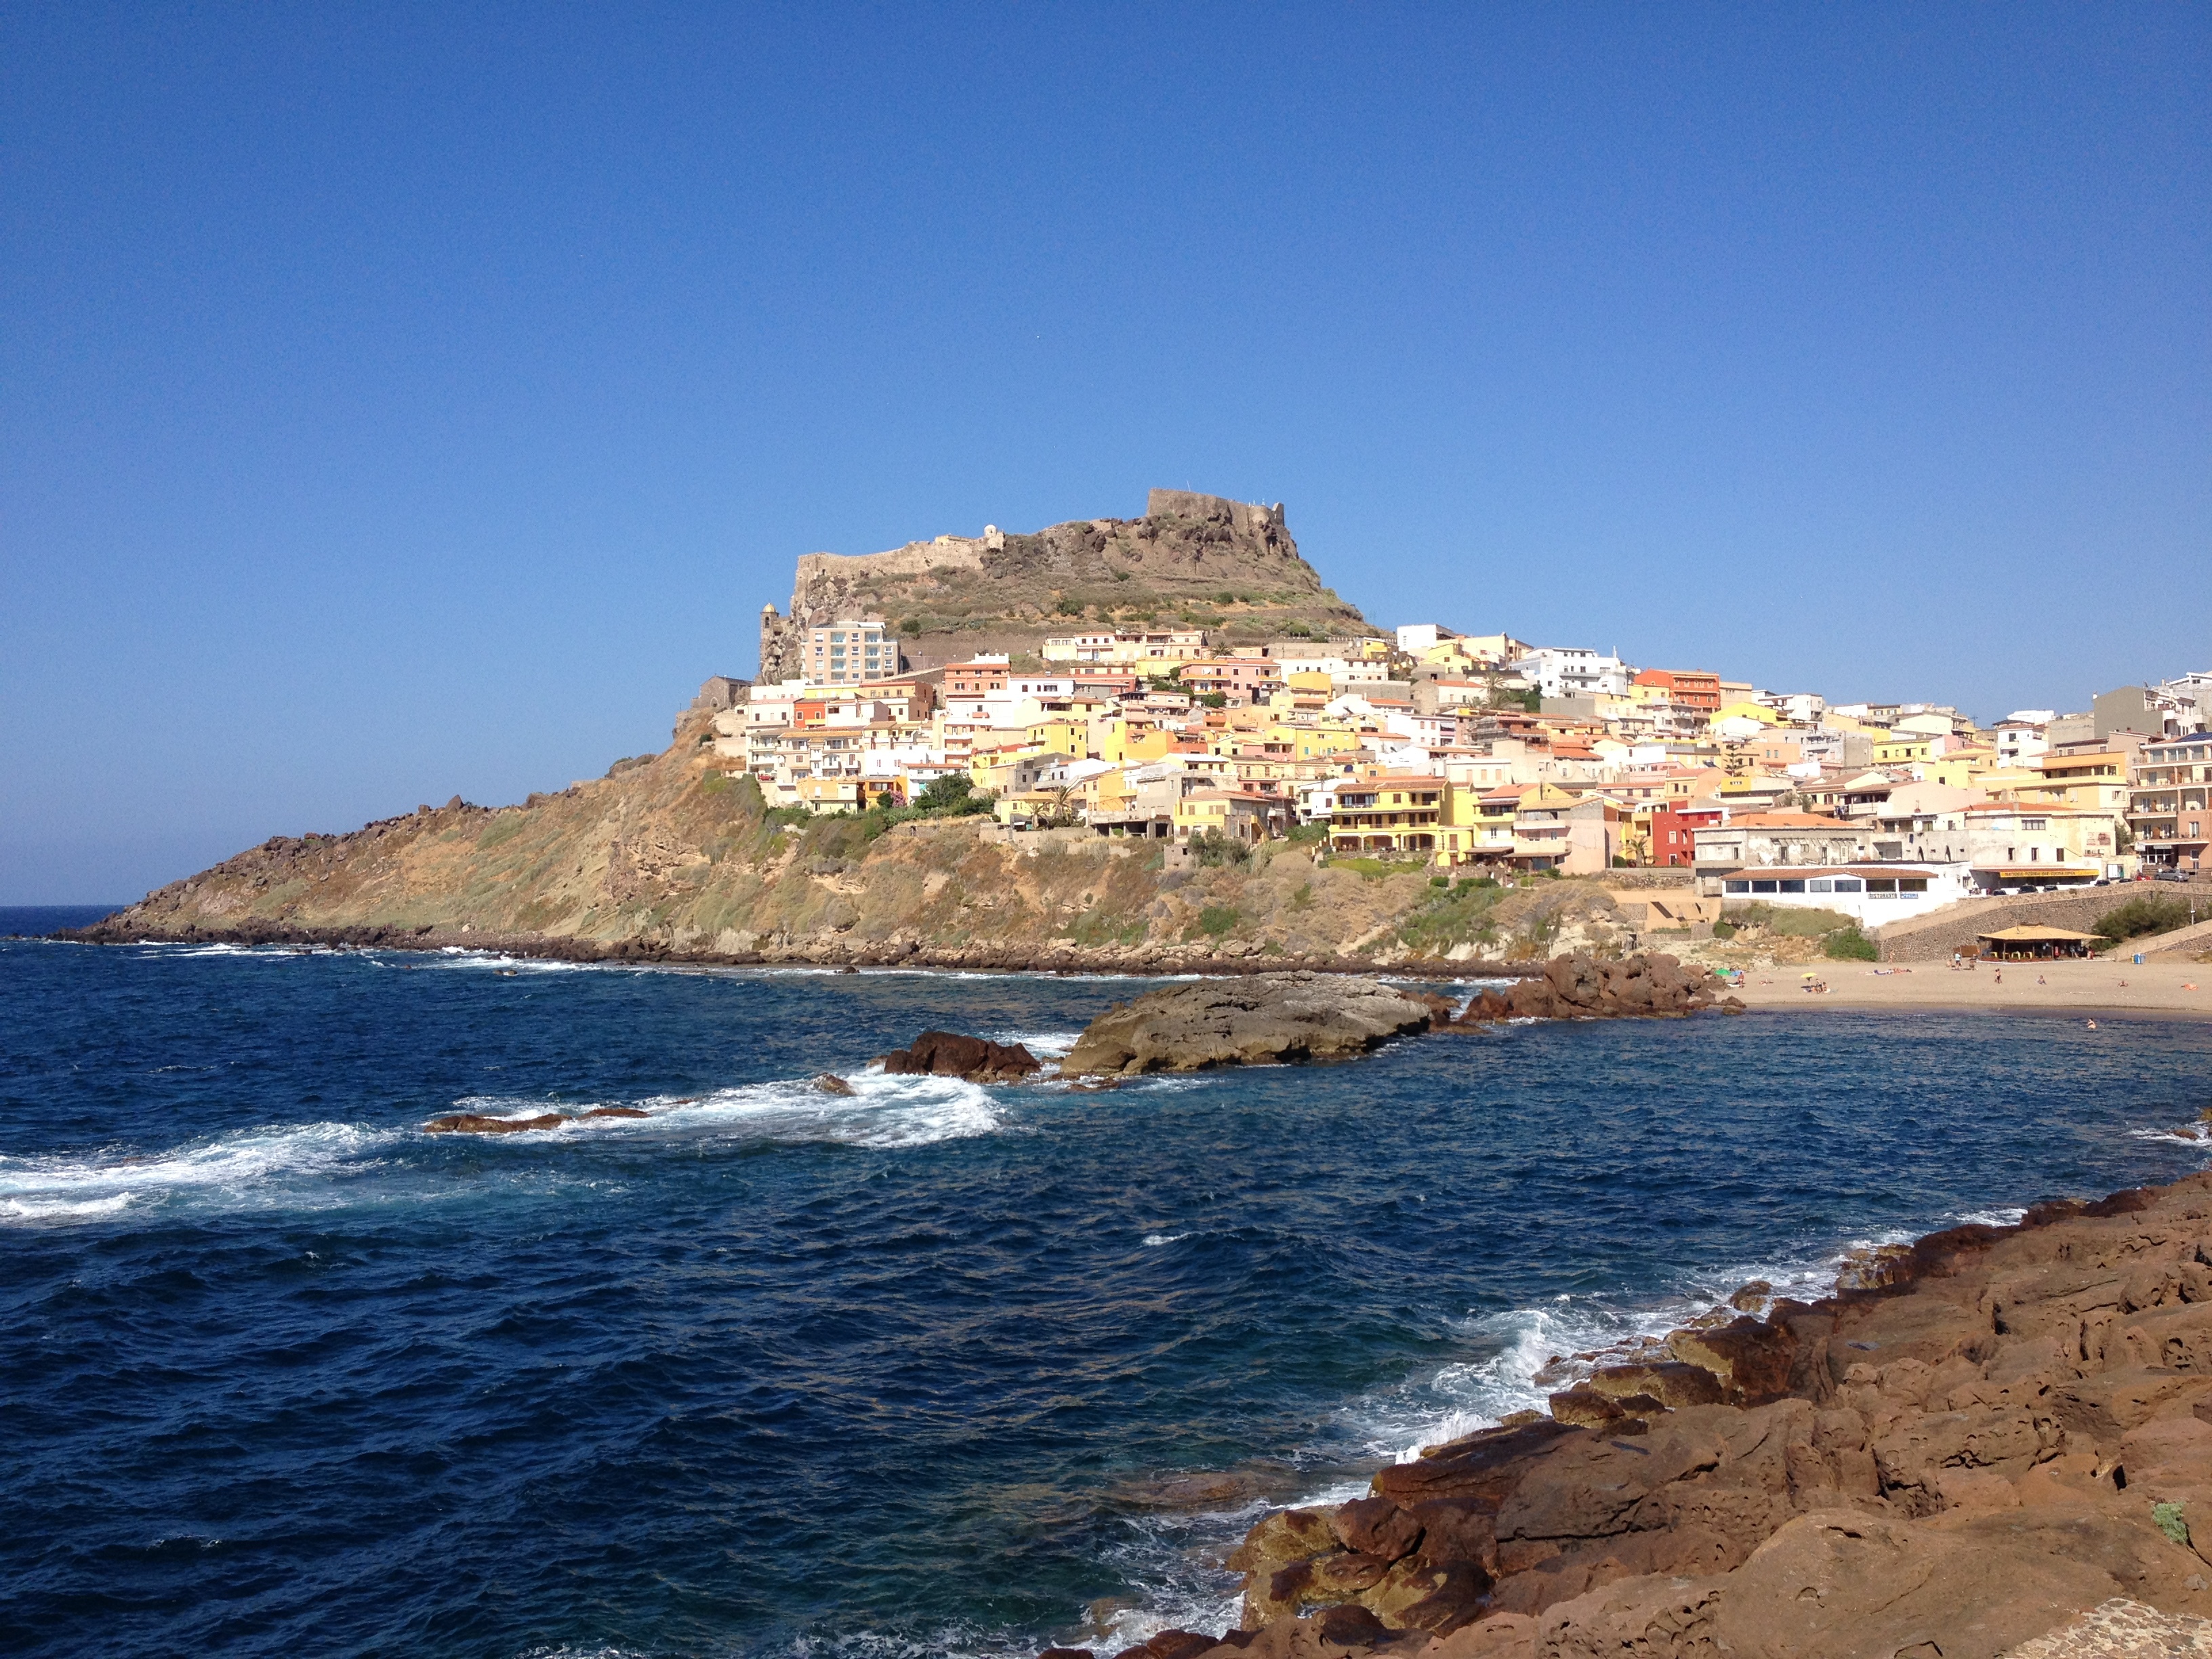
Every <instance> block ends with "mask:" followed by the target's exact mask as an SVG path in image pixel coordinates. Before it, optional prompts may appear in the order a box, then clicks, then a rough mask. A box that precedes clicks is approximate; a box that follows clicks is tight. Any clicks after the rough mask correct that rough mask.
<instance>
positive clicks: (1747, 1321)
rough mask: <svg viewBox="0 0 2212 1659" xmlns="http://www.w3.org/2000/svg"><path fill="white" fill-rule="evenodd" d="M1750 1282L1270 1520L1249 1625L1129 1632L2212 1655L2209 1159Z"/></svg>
mask: <svg viewBox="0 0 2212 1659" xmlns="http://www.w3.org/2000/svg"><path fill="white" fill-rule="evenodd" d="M1733 1303H1734V1305H1733V1306H1730V1307H1726V1308H1721V1309H1717V1310H1714V1311H1713V1313H1712V1314H1711V1316H1707V1317H1706V1318H1705V1319H1702V1320H1700V1321H1698V1322H1693V1323H1692V1325H1691V1326H1689V1327H1687V1328H1684V1329H1681V1330H1678V1331H1676V1332H1674V1334H1672V1335H1671V1336H1670V1337H1668V1339H1667V1340H1665V1341H1664V1342H1663V1343H1659V1344H1655V1345H1652V1346H1650V1348H1649V1349H1648V1350H1647V1351H1646V1352H1640V1353H1623V1354H1614V1355H1586V1356H1580V1357H1578V1358H1568V1357H1561V1358H1559V1360H1558V1361H1557V1362H1555V1363H1556V1364H1557V1365H1558V1367H1559V1370H1560V1371H1561V1372H1562V1373H1564V1374H1563V1375H1560V1376H1557V1377H1556V1378H1555V1380H1557V1381H1559V1382H1560V1383H1562V1384H1563V1385H1564V1386H1562V1387H1561V1388H1560V1389H1559V1391H1558V1392H1557V1393H1554V1394H1553V1395H1552V1396H1551V1401H1550V1404H1551V1410H1550V1413H1548V1414H1544V1415H1540V1414H1538V1413H1522V1414H1521V1415H1520V1416H1519V1417H1518V1418H1517V1419H1509V1420H1508V1421H1507V1422H1506V1423H1504V1424H1503V1425H1500V1426H1498V1427H1497V1428H1494V1429H1490V1430H1486V1431H1482V1432H1480V1433H1477V1434H1474V1435H1470V1436H1468V1437H1465V1438H1463V1439H1459V1440H1455V1441H1452V1442H1450V1443H1447V1444H1443V1445H1439V1446H1431V1447H1429V1448H1426V1449H1425V1450H1424V1453H1423V1455H1421V1456H1420V1457H1419V1458H1418V1459H1417V1460H1415V1461H1413V1462H1406V1463H1400V1464H1395V1465H1394V1466H1392V1467H1390V1468H1385V1469H1383V1470H1381V1471H1379V1472H1378V1473H1377V1474H1376V1475H1375V1477H1374V1480H1373V1482H1372V1486H1371V1488H1370V1494H1369V1495H1368V1496H1367V1497H1365V1498H1360V1499H1358V1500H1357V1501H1355V1502H1352V1503H1349V1504H1340V1505H1336V1506H1334V1507H1328V1508H1316V1509H1303V1510H1301V1509H1292V1510H1277V1511H1275V1512H1273V1513H1272V1514H1270V1515H1268V1516H1266V1517H1265V1518H1264V1519H1263V1520H1261V1522H1260V1523H1259V1524H1258V1525H1256V1526H1255V1527H1254V1528H1252V1530H1251V1532H1250V1534H1249V1535H1248V1536H1247V1537H1246V1539H1245V1541H1244V1542H1243V1545H1242V1546H1241V1547H1239V1548H1238V1549H1237V1552H1236V1553H1234V1554H1233V1555H1232V1556H1231V1557H1230V1559H1229V1562H1228V1565H1230V1566H1231V1567H1232V1568H1234V1569H1236V1570H1237V1571H1241V1572H1243V1574H1244V1583H1245V1589H1244V1602H1243V1621H1242V1626H1241V1627H1240V1628H1239V1629H1237V1630H1235V1631H1231V1632H1226V1633H1224V1634H1220V1635H1214V1634H1208V1633H1205V1632H1181V1631H1170V1632H1164V1633H1162V1634H1161V1635H1159V1636H1158V1637H1155V1638H1152V1640H1151V1641H1150V1642H1147V1643H1146V1644H1143V1646H1142V1647H1141V1648H1139V1649H1131V1650H1125V1652H1124V1654H1123V1655H1121V1656H1120V1659H1198V1656H1200V1655H1201V1654H1203V1655H1207V1656H1210V1659H1318V1656H1324V1655H1327V1656H1334V1655H1364V1654H1391V1655H1401V1656H1413V1655H1420V1656H1424V1659H1540V1656H1541V1659H1595V1656H1599V1655H1636V1656H1646V1659H1692V1656H1696V1659H1707V1656H1719V1655H1723V1654H1725V1655H1731V1656H1745V1659H1753V1656H1756V1659H1784V1656H1820V1659H1997V1656H2001V1655H2014V1656H2019V1659H2027V1656H2031V1655H2033V1656H2038V1659H2042V1656H2057V1655H2060V1654H2104V1653H2116V1654H2117V1653H2136V1652H2142V1653H2197V1652H2212V1622H2200V1621H2203V1620H2208V1619H2212V1173H2208V1174H2205V1175H2200V1176H2190V1177H2187V1178H2185V1179H2184V1180H2181V1181H2179V1182H2174V1183H2173V1184H2172V1185H2171V1186H2167V1187H2164V1188H2138V1189H2133V1190H2130V1191H2125V1192H2120V1193H2115V1194H2112V1195H2111V1196H2110V1197H2108V1198H2106V1199H2103V1200H2098V1201H2095V1202H2082V1201H2080V1200H2062V1201H2057V1202H2051V1203H2045V1204H2039V1205H2037V1206H2035V1207H2034V1208H2033V1209H2032V1210H2030V1211H2029V1212H2027V1216H2026V1218H2025V1219H2024V1220H2023V1221H2021V1223H2020V1225H2017V1226H2009V1227H1998V1226H1984V1225H1970V1226H1962V1227H1955V1228H1952V1229H1949V1230H1948V1231H1942V1232H1939V1233H1935V1234H1932V1235H1930V1236H1929V1237H1926V1238H1923V1239H1922V1240H1920V1241H1919V1242H1918V1243H1915V1244H1912V1245H1910V1246H1905V1247H1898V1248H1894V1249H1886V1250H1881V1251H1876V1252H1872V1253H1870V1254H1869V1255H1867V1256H1865V1257H1863V1258H1862V1259H1860V1260H1858V1261H1855V1262H1853V1263H1851V1264H1850V1265H1849V1266H1848V1267H1847V1268H1846V1270H1845V1272H1844V1274H1843V1276H1842V1277H1841V1278H1840V1279H1839V1280H1838V1288H1837V1290H1836V1291H1835V1293H1834V1294H1833V1295H1832V1296H1830V1297H1826V1298H1823V1299H1821V1300H1820V1301H1818V1302H1813V1303H1805V1302H1795V1301H1788V1300H1782V1301H1770V1299H1769V1297H1768V1296H1767V1294H1766V1287H1765V1286H1760V1285H1747V1286H1746V1287H1744V1289H1743V1291H1740V1292H1739V1293H1738V1294H1737V1296H1736V1297H1735V1298H1734V1299H1733ZM1746 1309H1750V1310H1757V1311H1744V1310H1746ZM2054 1632H2056V1633H2055V1634H2054ZM2113 1632H2118V1634H2114V1633H2113ZM2128 1643H2135V1644H2136V1645H2127V1644H2128ZM1080 1651H1081V1650H1054V1653H1055V1654H1056V1655H1057V1656H1058V1659H1074V1656H1075V1654H1077V1653H1079V1652H1080Z"/></svg>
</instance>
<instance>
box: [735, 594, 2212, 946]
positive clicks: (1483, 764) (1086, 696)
mask: <svg viewBox="0 0 2212 1659" xmlns="http://www.w3.org/2000/svg"><path fill="white" fill-rule="evenodd" d="M795 644H796V647H797V650H798V652H799V653H800V660H801V661H802V662H803V663H804V664H805V667H806V669H807V672H806V673H805V675H804V676H803V677H800V678H787V679H783V680H781V681H779V682H776V683H774V684H752V685H746V684H744V683H743V682H740V681H736V680H727V679H726V680H718V681H714V682H710V683H709V690H708V695H709V696H712V697H713V698H714V700H716V701H718V702H721V703H722V704H724V705H726V706H724V707H722V708H720V710H719V712H717V713H716V714H714V720H713V726H712V731H713V736H712V739H711V740H712V743H713V744H714V750H715V752H716V753H717V755H718V756H720V757H724V758H726V760H727V761H728V762H729V763H731V766H730V770H731V773H732V775H733V776H735V775H750V777H751V778H752V779H754V780H755V781H757V784H758V787H759V788H760V791H761V793H762V795H763V799H764V800H765V801H766V802H767V803H768V804H769V805H772V806H781V807H786V808H795V809H800V810H803V811H805V812H807V813H813V814H823V813H851V812H862V811H869V810H872V809H876V808H898V807H905V806H908V805H913V804H915V803H916V802H919V801H921V800H922V799H924V797H925V793H927V797H928V799H931V800H933V801H938V800H945V799H964V800H967V801H970V802H974V803H977V804H987V805H988V808H989V810H990V811H992V812H993V813H994V816H995V817H996V818H997V820H998V821H999V823H1001V824H1003V825H1005V826H1006V827H1008V828H1009V829H1013V830H1017V831H1019V830H1029V829H1055V828H1056V829H1080V830H1083V831H1086V832H1087V833H1089V834H1091V835H1096V836H1113V837H1142V838H1146V839H1151V840H1154V841H1158V842H1167V843H1170V844H1185V845H1188V844H1190V843H1193V842H1196V843H1198V844H1199V845H1200V846H1207V845H1212V844H1217V843H1221V842H1228V843H1241V844H1246V845H1249V844H1253V843H1257V842H1267V841H1273V840H1277V839H1280V838H1284V837H1291V838H1295V839H1298V840H1302V841H1309V842H1314V843H1315V844H1316V850H1317V851H1318V852H1322V853H1324V854H1326V855H1329V856H1335V857H1343V858H1353V859H1369V860H1380V861H1384V862H1387V863H1391V864H1418V865H1425V866H1431V867H1433V868H1434V869H1436V870H1437V871H1440V872H1442V871H1456V872H1469V873H1477V872H1486V871H1487V872H1494V873H1498V874H1500V875H1503V874H1506V873H1508V872H1514V873H1519V874H1541V873H1543V872H1558V873H1559V874H1561V875H1585V874H1595V873H1598V872H1611V871H1618V870H1623V869H1634V868H1638V867H1645V868H1652V869H1666V870H1672V871H1679V872H1681V878H1682V879H1684V880H1686V881H1690V882H1694V883H1695V884H1697V885H1699V887H1700V888H1701V889H1702V890H1704V891H1705V892H1708V893H1711V894H1713V895H1715V896H1728V897H1739V896H1741V897H1743V898H1751V897H1753V896H1756V897H1758V898H1761V899H1765V900H1766V901H1768V902H1771V903H1773V904H1777V905H1785V906H1786V905H1789V904H1792V903H1804V904H1816V905H1820V906H1822V907H1825V908H1830V909H1834V910H1838V911H1841V912H1843V913H1844V914H1847V915H1852V916H1854V917H1856V918H1857V919H1859V920H1860V921H1864V922H1867V923H1869V924H1873V923H1878V922H1884V921H1894V920H1899V919H1903V918H1905V917H1909V916H1911V915H1916V914H1918V913H1920V912H1923V911H1925V910H1927V909H1930V908H1937V907H1941V906H1942V905H1945V904H1948V903H1950V902H1954V901H1955V900H1957V899H1960V898H1963V897H1969V896H1984V895H1990V894H1998V893H2018V892H2025V891H2039V890H2055V889H2063V888H2069V887H2083V886H2090V885H2096V884H2110V883H2115V882H2122V881H2128V880H2131V879H2135V878H2140V877H2153V878H2156V877H2182V878H2185V877H2186V876H2187V875H2189V874H2191V873H2193V872H2195V871H2196V870H2197V868H2198V867H2199V866H2200V864H2201V862H2202V860H2203V854H2204V849H2205V839H2206V838H2205V829H2206V827H2207V825H2208V823H2212V810H2208V803H2207V799H2206V794H2207V790H2208V788H2212V732H2208V731H2207V730H2206V722H2207V720H2208V718H2212V672H2204V673H2191V674H2185V675H2183V676H2181V677H2179V678H2173V679H2169V680H2166V681H2164V682H2161V683H2158V684H2144V685H2136V686H2127V687H2122V688H2119V689H2117V690H2109V691H2106V692H2103V693H2100V694H2098V695H2096V696H2093V698H2092V699H2091V700H2090V702H2089V706H2088V707H2087V708H2084V709H2081V710H2077V711H2061V710H2057V709H2052V708H2025V709H2016V710H2014V711H2011V712H2009V713H2008V714H2006V715H2005V716H2004V718H2002V720H1996V721H1994V722H1993V723H1991V724H1989V725H1986V726H1984V725H1982V724H1979V723H1978V722H1977V721H1976V720H1974V719H1972V717H1970V716H1969V715H1967V714H1963V713H1961V712H1960V710H1959V709H1957V708H1952V707H1950V706H1948V705H1943V704H1936V703H1927V702H1850V703H1832V702H1828V701H1827V700H1826V698H1825V697H1823V696H1820V694H1818V693H1816V692H1813V691H1807V690H1766V689H1763V688H1760V687H1759V686H1756V685H1754V684H1751V683H1749V682H1747V681H1741V680H1732V679H1729V678H1725V677H1724V676H1723V675H1722V674H1721V673H1720V672H1718V671H1713V670H1710V669H1689V668H1665V667H1639V666H1637V665H1633V664H1632V663H1630V662H1628V661H1626V660H1624V659H1622V658H1621V657H1620V656H1619V655H1616V654H1609V653H1601V652H1600V651H1597V650H1595V649H1590V648H1585V647H1559V646H1537V645H1532V644H1530V643H1528V641H1522V640H1519V639H1516V638H1514V637H1513V636H1511V635H1508V634H1502V633H1501V634H1487V635H1470V634H1463V633H1460V632H1457V631H1455V630H1454V629H1450V628H1448V627H1445V626H1443V625H1442V624H1439V623H1417V624H1412V625H1408V626H1405V627H1401V628H1399V629H1396V630H1395V634H1393V635H1388V636H1383V635H1373V636H1368V637H1357V638H1350V639H1339V640H1318V639H1313V638H1295V637H1292V638H1283V639H1277V640H1272V641H1267V642H1265V643H1261V644H1257V645H1252V644H1240V645H1235V646H1227V645H1224V644H1221V643H1218V641H1215V640H1214V639H1212V638H1211V637H1209V635H1208V633H1207V631H1206V629H1202V628H1194V627H1160V628H1152V629H1128V628H1112V627H1109V628H1103V629H1100V630H1099V631H1095V632H1077V633H1068V634H1065V635H1052V636H1048V637H1046V638H1045V639H1043V641H1042V647H1041V649H1040V651H1039V653H1037V654H1036V655H1035V656H1024V655H1019V654H1006V653H1000V654H978V655H975V656H973V657H972V658H970V659H967V660H963V661H957V662H951V663H946V664H944V665H940V666H938V667H933V668H931V669H928V670H927V671H921V672H911V671H906V670H905V669H904V666H903V665H902V663H901V660H900V653H899V650H898V642H897V638H896V634H895V632H891V631H887V629H886V625H885V623H884V620H883V619H882V618H880V617H866V616H864V617H854V618H852V619H851V620H849V621H845V622H837V621H832V622H829V623H824V624H821V625H817V626H813V627H811V628H808V629H805V633H804V635H803V637H801V638H800V639H799V640H798V641H795Z"/></svg>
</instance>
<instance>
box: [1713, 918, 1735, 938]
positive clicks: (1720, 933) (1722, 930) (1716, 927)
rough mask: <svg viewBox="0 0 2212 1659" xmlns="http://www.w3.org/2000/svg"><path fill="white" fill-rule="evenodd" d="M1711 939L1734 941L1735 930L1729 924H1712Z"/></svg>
mask: <svg viewBox="0 0 2212 1659" xmlns="http://www.w3.org/2000/svg"><path fill="white" fill-rule="evenodd" d="M1713 937H1714V938H1715V939H1734V938H1735V927H1734V926H1733V925H1731V924H1730V923H1728V922H1725V921H1717V922H1715V923H1714V924H1713Z"/></svg>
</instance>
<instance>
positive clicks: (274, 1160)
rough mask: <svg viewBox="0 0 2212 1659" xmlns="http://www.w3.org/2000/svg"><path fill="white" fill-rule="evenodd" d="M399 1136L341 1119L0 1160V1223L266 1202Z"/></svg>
mask: <svg viewBox="0 0 2212 1659" xmlns="http://www.w3.org/2000/svg"><path fill="white" fill-rule="evenodd" d="M398 1139H399V1136H398V1133H397V1132H395V1131H392V1130H386V1129H364V1128H362V1127H358V1126H356V1125H354V1124H349V1123H308V1124H301V1125H299V1126H297V1127H290V1128H268V1129H248V1130H245V1131H242V1132H240V1133H234V1134H227V1135H219V1136H216V1137H213V1138H211V1139H207V1140H204V1141H199V1142H197V1143H191V1144H188V1145H186V1146H179V1147H177V1148H175V1149H173V1150H172V1151H169V1152H153V1153H147V1154H124V1155H120V1156H118V1155H113V1154H103V1155H94V1156H92V1157H87V1158H7V1157H0V1221H15V1222H23V1221H44V1222H56V1221H70V1220H77V1221H89V1220H97V1219H99V1218H101V1217H103V1216H112V1215H116V1214H119V1213H121V1212H124V1211H125V1210H126V1209H129V1208H131V1207H132V1206H142V1207H143V1206H147V1205H151V1204H155V1203H160V1202H163V1201H166V1200H169V1199H171V1198H191V1197H197V1196H206V1195H213V1196H219V1197H221V1198H222V1199H223V1200H226V1201H228V1202H229V1203H231V1204H234V1205H238V1204H246V1205H251V1204H272V1205H273V1204H276V1203H281V1202H291V1201H295V1200H298V1199H300V1198H301V1196H302V1194H301V1183H302V1182H303V1181H304V1182H308V1183H313V1184H321V1185H323V1186H325V1188H327V1184H328V1182H329V1181H330V1179H331V1177H332V1176H338V1175H343V1174H352V1173H359V1172H361V1171H362V1170H366V1169H368V1168H370V1167H373V1166H374V1165H375V1164H377V1163H379V1162H380V1159H379V1158H377V1157H376V1156H375V1155H376V1154H377V1153H379V1152H382V1151H384V1150H385V1149H386V1148H388V1147H389V1146H392V1144H393V1143H394V1142H396V1141H397V1140H398Z"/></svg>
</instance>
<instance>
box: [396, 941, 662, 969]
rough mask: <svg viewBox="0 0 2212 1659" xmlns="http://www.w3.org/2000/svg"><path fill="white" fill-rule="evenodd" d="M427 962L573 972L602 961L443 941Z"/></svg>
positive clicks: (443, 964) (430, 964) (598, 964)
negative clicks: (564, 959)
mask: <svg viewBox="0 0 2212 1659" xmlns="http://www.w3.org/2000/svg"><path fill="white" fill-rule="evenodd" d="M426 965H427V966H429V967H433V968H475V969H486V968H489V969H495V970H496V971H499V972H509V971H512V972H517V973H522V972H527V973H532V974H573V973H579V972H581V971H583V970H584V969H592V968H598V967H600V966H601V965H602V964H601V963H596V962H562V961H560V960H557V959H556V958H554V957H511V956H508V955H507V953H506V952H505V951H478V950H472V949H471V948H470V947H468V946H466V945H441V946H440V947H439V948H438V950H437V951H436V953H435V955H433V956H431V957H429V958H428V960H427V963H426ZM614 965H617V966H618V965H620V964H614Z"/></svg>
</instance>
